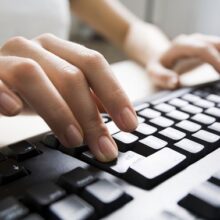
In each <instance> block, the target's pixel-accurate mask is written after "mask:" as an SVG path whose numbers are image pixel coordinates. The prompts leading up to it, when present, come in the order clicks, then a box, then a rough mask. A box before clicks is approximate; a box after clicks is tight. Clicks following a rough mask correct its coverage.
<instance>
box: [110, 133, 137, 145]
mask: <svg viewBox="0 0 220 220" xmlns="http://www.w3.org/2000/svg"><path fill="white" fill-rule="evenodd" d="M113 138H114V139H116V140H118V141H120V142H122V143H123V144H131V143H134V142H135V141H137V140H138V137H137V136H136V135H134V134H131V133H128V132H124V131H121V132H119V133H117V134H114V135H113Z"/></svg>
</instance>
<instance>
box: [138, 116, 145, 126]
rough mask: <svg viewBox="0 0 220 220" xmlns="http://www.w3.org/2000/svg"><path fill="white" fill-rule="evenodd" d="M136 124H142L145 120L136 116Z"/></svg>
mask: <svg viewBox="0 0 220 220" xmlns="http://www.w3.org/2000/svg"><path fill="white" fill-rule="evenodd" d="M137 120H138V124H141V123H144V122H145V119H144V118H143V117H140V116H137Z"/></svg>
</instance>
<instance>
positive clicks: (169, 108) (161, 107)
mask: <svg viewBox="0 0 220 220" xmlns="http://www.w3.org/2000/svg"><path fill="white" fill-rule="evenodd" d="M154 108H155V109H157V110H159V111H161V112H165V113H168V112H171V111H174V110H175V109H176V108H175V107H174V106H172V105H169V104H166V103H160V104H158V105H155V106H154Z"/></svg>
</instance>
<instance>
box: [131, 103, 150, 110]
mask: <svg viewBox="0 0 220 220" xmlns="http://www.w3.org/2000/svg"><path fill="white" fill-rule="evenodd" d="M149 106H150V105H149V104H148V103H143V104H140V105H136V106H134V110H135V111H140V110H142V109H144V108H148V107H149Z"/></svg>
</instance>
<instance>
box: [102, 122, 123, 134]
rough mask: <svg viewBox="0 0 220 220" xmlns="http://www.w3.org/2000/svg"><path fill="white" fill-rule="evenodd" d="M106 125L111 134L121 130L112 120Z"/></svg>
mask: <svg viewBox="0 0 220 220" xmlns="http://www.w3.org/2000/svg"><path fill="white" fill-rule="evenodd" d="M105 125H106V126H107V128H108V131H109V133H110V134H111V135H112V134H115V133H117V132H119V131H120V129H119V128H118V127H117V125H116V124H115V122H113V121H110V122H108V123H106V124H105Z"/></svg>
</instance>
